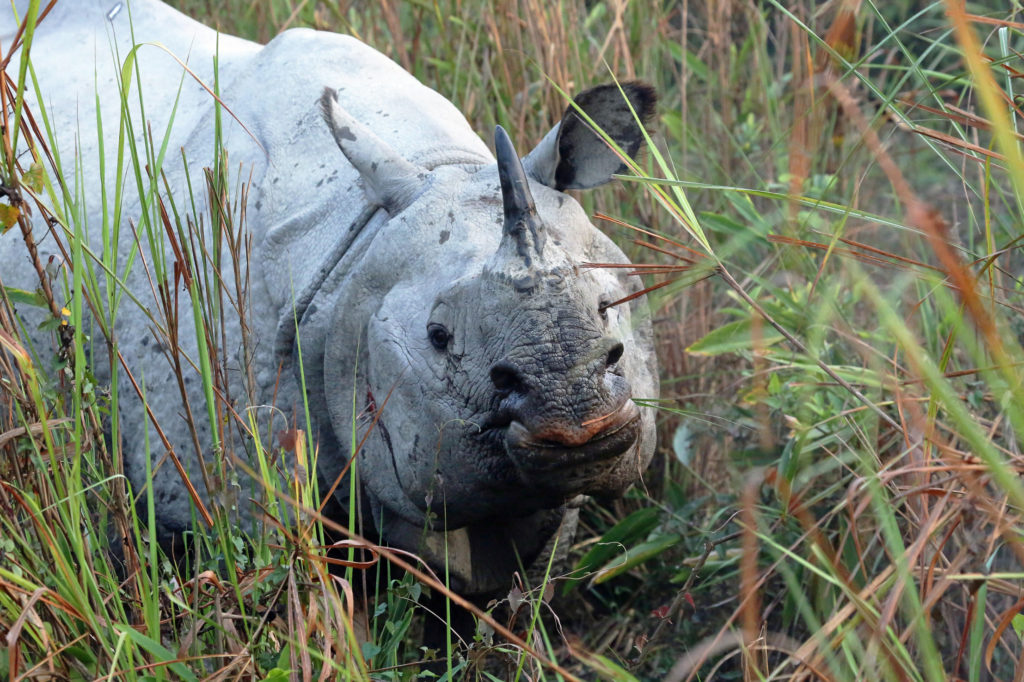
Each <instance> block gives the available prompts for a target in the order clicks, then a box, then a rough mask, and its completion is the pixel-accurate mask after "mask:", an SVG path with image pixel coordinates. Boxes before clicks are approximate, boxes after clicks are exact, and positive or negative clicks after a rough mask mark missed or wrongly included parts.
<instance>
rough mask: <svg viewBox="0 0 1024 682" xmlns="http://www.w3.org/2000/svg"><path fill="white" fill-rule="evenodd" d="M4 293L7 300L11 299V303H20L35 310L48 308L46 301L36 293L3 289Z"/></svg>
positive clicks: (9, 288) (8, 288) (11, 288)
mask: <svg viewBox="0 0 1024 682" xmlns="http://www.w3.org/2000/svg"><path fill="white" fill-rule="evenodd" d="M4 293H5V294H6V295H7V298H9V299H11V303H20V304H22V305H30V306H33V307H36V308H47V307H48V306H47V304H46V299H45V298H43V295H42V294H41V293H39V292H38V291H25V290H24V289H16V288H14V287H4Z"/></svg>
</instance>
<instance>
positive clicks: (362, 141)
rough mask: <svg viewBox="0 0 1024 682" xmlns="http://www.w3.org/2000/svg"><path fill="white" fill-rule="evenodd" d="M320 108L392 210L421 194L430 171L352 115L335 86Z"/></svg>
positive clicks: (323, 97) (346, 150) (347, 152)
mask: <svg viewBox="0 0 1024 682" xmlns="http://www.w3.org/2000/svg"><path fill="white" fill-rule="evenodd" d="M320 111H321V113H322V114H323V117H324V120H325V121H326V122H327V127H328V128H330V129H331V134H332V135H334V141H335V142H337V143H338V147H340V148H341V151H342V153H343V154H345V157H346V158H347V159H348V160H349V162H350V163H351V164H352V165H353V166H355V167H356V170H358V171H359V174H360V175H362V176H363V179H364V180H366V182H367V184H368V185H369V186H370V188H371V189H372V191H373V193H374V194H375V195H376V199H377V200H378V201H379V202H380V204H381V205H382V206H383V207H384V209H385V210H386V211H387V212H388V213H391V214H394V213H397V212H398V211H400V210H402V209H403V208H405V207H406V206H408V205H409V204H410V203H411V202H412V200H413V199H414V198H415V197H416V196H417V195H418V194H419V192H420V189H421V188H422V187H423V183H424V180H425V179H426V176H427V171H426V170H425V169H423V168H420V167H419V166H417V165H415V164H413V163H411V162H409V161H407V160H406V159H405V158H403V157H402V156H401V155H400V154H399V153H398V152H396V151H395V150H394V149H392V148H391V146H390V145H388V144H387V143H386V142H384V141H383V140H381V139H380V138H379V137H377V136H376V135H375V134H374V133H373V131H371V130H370V129H369V128H367V127H366V126H364V125H363V124H362V123H360V122H359V121H357V120H355V119H354V118H352V117H351V116H350V115H349V113H348V112H347V111H345V110H344V109H343V108H342V107H341V105H340V104H338V95H337V93H336V92H335V91H334V90H333V89H331V88H324V94H323V95H321V97H320Z"/></svg>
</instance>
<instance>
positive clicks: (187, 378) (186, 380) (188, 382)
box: [185, 377, 192, 386]
mask: <svg viewBox="0 0 1024 682" xmlns="http://www.w3.org/2000/svg"><path fill="white" fill-rule="evenodd" d="M191 383H192V377H185V385H186V386H188V385H189V384H191Z"/></svg>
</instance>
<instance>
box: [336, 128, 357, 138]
mask: <svg viewBox="0 0 1024 682" xmlns="http://www.w3.org/2000/svg"><path fill="white" fill-rule="evenodd" d="M336 132H337V134H338V137H340V138H341V139H343V140H351V141H352V142H355V140H356V136H355V135H353V134H352V131H351V130H349V128H348V126H345V127H344V128H342V129H341V130H338V131H336Z"/></svg>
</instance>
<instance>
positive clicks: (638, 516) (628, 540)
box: [562, 507, 660, 594]
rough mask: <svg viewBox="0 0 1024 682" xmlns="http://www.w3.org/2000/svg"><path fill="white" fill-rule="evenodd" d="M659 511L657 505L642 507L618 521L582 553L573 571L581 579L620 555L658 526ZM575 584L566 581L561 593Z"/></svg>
mask: <svg viewBox="0 0 1024 682" xmlns="http://www.w3.org/2000/svg"><path fill="white" fill-rule="evenodd" d="M659 512H660V510H659V509H658V508H657V507H644V508H642V509H637V510H636V511H635V512H633V513H632V514H630V515H629V516H627V517H626V518H624V519H622V520H621V521H619V522H618V523H617V524H615V525H614V526H613V527H612V528H611V529H610V530H609V531H608V532H607V533H605V534H604V536H603V537H602V538H601V541H600V542H598V543H597V544H595V545H594V546H593V547H591V548H590V551H589V552H587V553H586V554H584V555H583V557H582V558H581V559H580V560H579V563H577V564H576V568H575V570H574V571H573V573H574V574H576V575H577V576H579V578H580V579H582V578H584V577H586V575H587V574H588V573H591V572H592V571H594V570H595V569H596V568H597V567H598V566H601V565H602V564H606V563H608V561H609V560H610V559H611V558H612V557H616V556H619V557H621V556H622V554H623V552H624V550H625V549H626V547H627V546H628V545H631V544H634V543H636V542H638V541H640V540H642V539H644V538H646V537H647V536H648V535H650V533H651V531H653V530H654V529H655V528H657V527H658V523H659V518H658V515H659ZM575 584H576V581H575V580H569V581H567V582H566V585H565V588H564V589H563V590H562V593H563V594H568V593H569V591H570V590H571V589H572V587H573V586H574V585H575Z"/></svg>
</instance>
